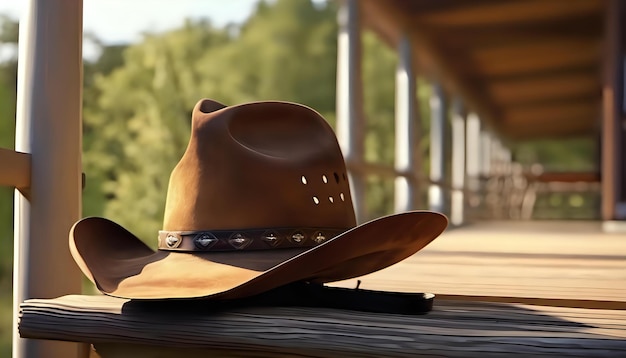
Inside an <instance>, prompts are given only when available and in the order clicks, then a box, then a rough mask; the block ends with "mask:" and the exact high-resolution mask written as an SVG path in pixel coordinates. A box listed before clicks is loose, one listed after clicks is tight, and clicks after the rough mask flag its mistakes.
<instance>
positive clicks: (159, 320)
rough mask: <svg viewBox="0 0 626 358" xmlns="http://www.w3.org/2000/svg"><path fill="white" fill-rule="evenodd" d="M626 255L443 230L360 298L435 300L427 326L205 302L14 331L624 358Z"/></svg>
mask: <svg viewBox="0 0 626 358" xmlns="http://www.w3.org/2000/svg"><path fill="white" fill-rule="evenodd" d="M625 243H626V235H624V234H603V233H602V232H601V231H600V224H599V223H591V222H543V223H541V222H533V223H532V224H528V223H524V222H489V223H488V224H477V225H473V226H466V227H463V228H460V229H456V230H450V231H448V232H446V233H444V235H442V236H441V237H440V238H438V239H437V240H436V241H435V242H433V243H432V244H431V245H429V246H428V247H427V248H425V249H424V250H422V251H421V252H419V253H417V254H416V255H414V256H412V257H410V258H408V259H407V260H405V261H403V262H401V263H400V264H398V265H395V266H392V267H389V268H387V269H385V270H382V271H379V272H377V273H374V274H371V275H368V276H364V277H362V278H361V280H362V284H361V287H362V288H366V289H378V290H390V291H406V292H424V291H425V292H435V293H436V294H438V295H439V296H438V298H436V299H435V305H434V309H433V311H432V312H431V313H429V314H427V315H424V316H404V315H390V314H386V315H385V314H368V313H361V312H353V311H345V310H333V309H321V308H316V309H312V308H299V307H274V308H268V307H256V308H254V307H248V308H237V309H231V310H229V311H222V312H220V311H215V310H213V311H211V303H210V302H206V306H203V305H198V304H195V305H190V304H188V303H186V302H185V301H170V302H169V303H170V304H169V305H166V306H164V305H156V306H155V305H151V306H145V305H141V304H138V303H136V302H129V301H126V300H122V299H116V298H112V297H107V296H65V297H61V298H57V299H52V300H43V299H33V300H28V301H26V302H24V303H23V304H22V306H21V307H22V312H21V321H20V324H19V330H20V333H21V335H22V336H24V337H28V338H40V339H58V340H70V341H79V342H88V343H92V344H93V346H94V348H95V351H94V353H93V356H94V357H101V358H106V357H142V356H143V357H176V358H178V357H181V356H184V357H203V356H207V355H209V354H212V355H215V356H220V357H238V356H240V357H241V356H243V357H261V356H272V357H285V356H291V357H293V356H296V357H298V356H299V357H337V356H341V357H380V356H388V357H409V356H411V357H412V356H439V357H440V356H448V357H468V356H470V357H471V356H477V357H478V356H480V357H502V356H555V357H556V356H559V357H560V356H579V357H594V356H605V357H607V356H608V357H621V356H626V283H625V282H626V260H625V257H626V244H625ZM335 285H336V286H344V287H354V286H355V285H356V280H349V281H343V282H339V283H336V284H335ZM442 298H446V299H442ZM472 300H474V301H472ZM475 300H483V301H482V302H481V301H475ZM485 301H492V302H485ZM581 307H582V308H581Z"/></svg>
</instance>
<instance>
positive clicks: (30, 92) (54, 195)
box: [13, 0, 86, 358]
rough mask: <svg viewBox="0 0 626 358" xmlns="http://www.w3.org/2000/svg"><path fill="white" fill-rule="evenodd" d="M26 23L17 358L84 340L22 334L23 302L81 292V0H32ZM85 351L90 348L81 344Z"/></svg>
mask: <svg viewBox="0 0 626 358" xmlns="http://www.w3.org/2000/svg"><path fill="white" fill-rule="evenodd" d="M27 5H28V6H27V9H26V12H25V14H24V17H23V19H22V21H21V23H20V34H19V35H20V36H19V63H18V89H17V116H16V136H15V137H16V139H15V149H16V150H17V151H21V152H27V153H31V158H32V159H31V163H32V164H31V165H32V167H31V180H30V183H31V186H30V190H29V191H28V192H29V198H26V197H25V196H23V195H22V194H21V193H20V192H19V191H17V190H16V191H15V252H14V281H13V282H14V286H13V292H14V295H13V300H14V301H13V328H14V330H13V357H20V358H21V357H76V356H77V354H78V353H79V349H84V347H85V346H84V345H79V344H76V343H68V342H56V341H45V340H31V339H21V338H19V333H18V332H17V315H18V309H19V304H20V303H21V302H23V301H24V300H25V299H29V298H52V297H57V296H61V295H66V294H70V293H80V292H81V283H82V281H81V274H80V272H79V270H78V268H77V266H76V265H75V264H74V261H73V260H72V258H71V256H70V253H69V248H68V232H69V230H70V227H71V226H72V224H74V222H75V221H76V220H77V219H78V218H79V217H80V215H81V135H82V129H81V107H82V26H83V3H82V0H29V1H28V3H27ZM82 352H83V354H84V353H85V352H86V351H84V350H83V351H82Z"/></svg>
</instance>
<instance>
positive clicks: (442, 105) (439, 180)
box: [428, 83, 446, 212]
mask: <svg viewBox="0 0 626 358" xmlns="http://www.w3.org/2000/svg"><path fill="white" fill-rule="evenodd" d="M432 91H433V92H432V95H431V97H430V181H431V184H430V186H429V188H428V204H429V208H430V210H433V211H438V212H445V205H444V194H443V189H442V184H443V181H444V177H445V159H444V152H445V149H444V148H445V135H444V134H445V125H446V98H445V93H444V91H443V88H442V87H441V86H440V85H439V84H437V83H435V84H433V85H432Z"/></svg>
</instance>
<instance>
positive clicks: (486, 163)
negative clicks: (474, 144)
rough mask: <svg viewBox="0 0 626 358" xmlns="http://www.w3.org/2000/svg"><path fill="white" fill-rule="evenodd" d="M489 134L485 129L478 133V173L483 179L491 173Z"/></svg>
mask: <svg viewBox="0 0 626 358" xmlns="http://www.w3.org/2000/svg"><path fill="white" fill-rule="evenodd" d="M491 142H492V140H491V134H490V133H489V132H487V131H481V133H480V174H481V175H482V176H483V178H484V179H488V178H489V176H490V175H491Z"/></svg>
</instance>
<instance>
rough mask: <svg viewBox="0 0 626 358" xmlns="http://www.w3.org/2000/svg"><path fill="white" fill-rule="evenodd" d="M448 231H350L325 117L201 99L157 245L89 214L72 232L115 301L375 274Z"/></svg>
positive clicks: (428, 215) (371, 227)
mask: <svg viewBox="0 0 626 358" xmlns="http://www.w3.org/2000/svg"><path fill="white" fill-rule="evenodd" d="M446 226H447V219H446V218H445V216H443V215H441V214H438V213H434V212H427V211H412V212H406V213H402V214H396V215H391V216H386V217H383V218H379V219H376V220H373V221H370V222H368V223H365V224H362V225H359V226H357V225H356V220H355V216H354V209H353V207H352V201H351V199H350V188H349V185H348V179H347V175H346V168H345V163H344V160H343V157H342V155H341V150H340V148H339V145H338V143H337V139H336V138H335V135H334V133H333V130H332V129H331V127H330V126H329V125H328V124H327V123H326V121H325V120H324V118H322V116H320V115H319V114H318V113H317V112H315V111H314V110H312V109H310V108H308V107H305V106H302V105H298V104H294V103H286V102H256V103H248V104H242V105H238V106H231V107H226V106H224V105H222V104H219V103H217V102H215V101H211V100H207V99H205V100H201V101H200V102H198V104H197V105H196V106H195V108H194V110H193V114H192V129H191V138H190V141H189V145H188V146H187V150H186V152H185V154H184V155H183V157H182V159H181V160H180V162H179V163H178V165H177V166H176V167H175V168H174V170H173V172H172V175H171V177H170V184H169V188H168V193H167V203H166V207H165V218H164V223H163V230H162V231H160V232H159V234H158V250H157V251H156V252H155V251H154V250H152V249H151V248H149V247H148V246H146V245H145V244H144V243H143V242H142V241H141V240H140V239H138V238H137V237H136V236H134V235H133V234H132V233H130V232H129V231H127V230H125V229H124V228H123V227H121V226H119V225H117V224H116V223H114V222H112V221H109V220H107V219H103V218H96V217H92V218H85V219H83V220H81V221H79V222H78V223H76V224H75V225H74V226H73V227H72V229H71V231H70V250H71V253H72V255H73V257H74V259H75V260H76V262H77V263H78V266H79V267H80V269H81V270H82V271H83V272H84V273H85V275H87V277H89V278H90V279H91V281H93V282H94V283H95V284H96V286H97V287H98V289H100V291H102V292H103V293H105V294H108V295H111V296H117V297H123V298H135V299H164V298H191V297H208V296H210V297H213V298H218V299H232V298H241V297H246V296H251V295H255V294H259V293H262V292H264V291H267V290H270V289H272V288H276V287H279V286H282V285H285V284H288V283H292V282H297V281H308V282H314V283H325V282H332V281H339V280H343V279H348V278H352V277H357V276H361V275H365V274H368V273H371V272H374V271H377V270H380V269H382V268H385V267H387V266H390V265H393V264H395V263H397V262H399V261H401V260H403V259H405V258H406V257H408V256H410V255H412V254H414V253H415V252H417V251H418V250H420V249H421V248H423V247H424V246H426V245H427V244H428V243H430V242H431V241H432V240H433V239H434V238H436V237H437V236H438V235H439V234H440V233H441V232H442V231H443V230H444V229H445V227H446Z"/></svg>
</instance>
